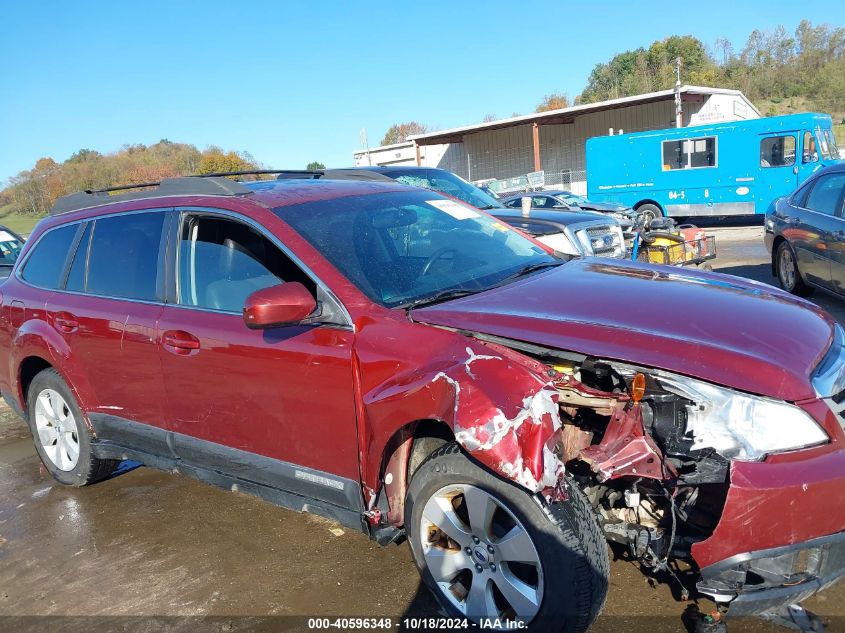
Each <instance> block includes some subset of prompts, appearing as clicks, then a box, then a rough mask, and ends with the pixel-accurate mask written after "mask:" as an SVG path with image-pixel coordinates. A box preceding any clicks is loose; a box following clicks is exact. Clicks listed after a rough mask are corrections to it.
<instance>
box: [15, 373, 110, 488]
mask: <svg viewBox="0 0 845 633" xmlns="http://www.w3.org/2000/svg"><path fill="white" fill-rule="evenodd" d="M26 402H27V412H28V414H27V421H28V422H29V429H30V431H31V432H32V439H33V441H34V442H35V450H36V451H37V452H38V456H39V457H40V458H41V463H42V464H44V468H46V469H47V471H48V472H49V473H50V475H52V476H53V479H55V480H56V481H58V482H59V483H62V484H65V485H67V486H86V485H88V484H92V483H95V482H97V481H100V480H101V479H105V478H106V477H108V476H109V475H110V474H111V473H112V472H113V471H114V469H115V468H116V467H117V465H118V464H119V463H120V462H119V461H117V460H113V459H98V458H96V457H95V456H94V454H93V452H92V451H91V432H90V431H89V430H88V426H87V424H86V422H85V419H84V418H83V416H82V411H81V410H80V408H79V405H78V404H77V402H76V398H75V397H74V395H73V392H72V391H71V390H70V388H69V387H68V386H67V383H65V381H64V380H62V377H61V376H59V373H58V372H57V371H56V370H55V369H52V368H51V369H45V370H43V371H42V372H40V373H39V374H38V375H37V376H35V378H33V379H32V382H31V383H30V385H29V391H28V393H27V399H26Z"/></svg>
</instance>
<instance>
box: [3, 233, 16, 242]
mask: <svg viewBox="0 0 845 633" xmlns="http://www.w3.org/2000/svg"><path fill="white" fill-rule="evenodd" d="M16 241H17V240H16V239H15V236H14V235H12V234H11V233H9V232H8V231H0V242H16Z"/></svg>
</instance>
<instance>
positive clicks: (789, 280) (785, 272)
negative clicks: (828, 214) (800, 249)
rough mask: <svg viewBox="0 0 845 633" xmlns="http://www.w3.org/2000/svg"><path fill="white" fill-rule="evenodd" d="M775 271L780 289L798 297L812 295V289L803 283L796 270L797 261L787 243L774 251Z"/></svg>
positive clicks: (781, 244) (783, 243)
mask: <svg viewBox="0 0 845 633" xmlns="http://www.w3.org/2000/svg"><path fill="white" fill-rule="evenodd" d="M775 271H776V273H777V278H778V283H779V284H780V287H781V288H783V289H784V290H786V291H787V292H790V293H792V294H794V295H798V296H799V297H807V296H809V295H811V294H812V293H813V290H812V288H810V287H809V286H808V285H807V284H805V283H804V280H803V279H802V278H801V272H800V271H799V270H798V260H797V258H796V257H795V252H794V251H793V250H792V247H791V246H790V245H789V242H786V241H783V242H781V243H780V244H779V245H778V247H777V250H776V251H775Z"/></svg>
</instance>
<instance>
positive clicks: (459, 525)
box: [419, 484, 543, 622]
mask: <svg viewBox="0 0 845 633" xmlns="http://www.w3.org/2000/svg"><path fill="white" fill-rule="evenodd" d="M420 523H421V524H420V532H419V533H420V538H421V539H422V541H423V542H422V551H423V555H424V557H425V562H426V566H427V567H428V570H429V572H430V573H431V575H432V577H433V578H434V580H435V581H436V582H437V585H438V587H439V589H440V591H441V592H442V594H443V595H444V596H445V597H446V599H447V600H448V601H449V602H450V603H451V604H452V605H454V606H455V607H456V608H457V609H458V611H460V612H461V613H462V614H463V615H465V616H466V617H468V618H471V619H479V618H502V619H508V620H514V619H519V620H521V621H523V622H528V621H530V620H531V619H532V618H533V617H534V616H535V615H536V614H537V612H538V611H539V609H540V604H541V603H542V600H543V568H542V564H541V562H540V557H539V555H538V553H537V548H536V547H535V546H534V543H533V541H532V539H531V535H530V534H529V533H528V531H527V530H526V528H525V526H524V525H523V524H522V522H521V521H520V520H519V519H518V518H517V517H516V516H515V515H514V514H513V512H511V511H510V510H509V509H508V508H507V506H505V504H504V503H503V502H502V501H501V500H500V499H498V498H496V497H495V496H493V495H492V494H490V493H488V492H486V491H485V490H482V489H481V488H478V487H476V486H471V485H467V484H455V485H449V486H445V487H443V488H441V489H440V490H438V491H437V492H435V493H434V494H433V495H432V496H431V498H429V500H428V502H427V503H426V504H425V508H424V509H423V512H422V518H421V520H420Z"/></svg>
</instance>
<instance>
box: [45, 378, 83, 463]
mask: <svg viewBox="0 0 845 633" xmlns="http://www.w3.org/2000/svg"><path fill="white" fill-rule="evenodd" d="M35 430H36V432H37V433H38V442H39V443H40V444H41V448H42V449H43V451H44V454H45V455H47V458H48V459H49V460H50V461H51V462H53V464H54V465H55V466H56V468H58V469H59V470H63V471H65V472H67V471H70V470H73V469H74V468H75V467H76V464H77V462H78V461H79V428H78V427H77V426H76V419H75V418H74V416H73V412H72V411H71V410H70V407H69V406H68V404H67V402H65V399H64V398H63V397H62V396H61V394H59V392H58V391H55V390H53V389H44V390H42V391H41V392H40V393H39V394H38V397H37V398H36V400H35Z"/></svg>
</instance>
